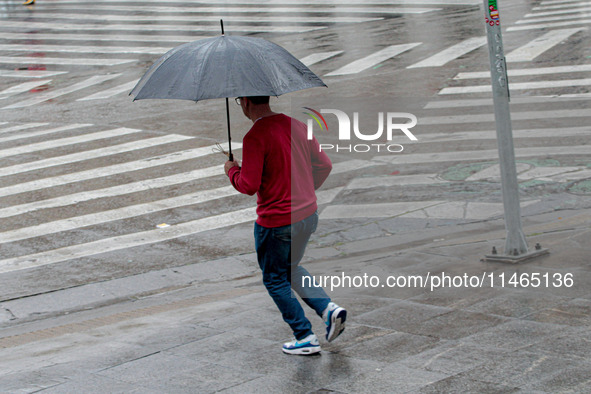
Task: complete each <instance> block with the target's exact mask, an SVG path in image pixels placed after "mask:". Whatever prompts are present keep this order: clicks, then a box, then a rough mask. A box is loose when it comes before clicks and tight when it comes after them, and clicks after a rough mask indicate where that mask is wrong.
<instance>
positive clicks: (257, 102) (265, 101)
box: [247, 96, 269, 105]
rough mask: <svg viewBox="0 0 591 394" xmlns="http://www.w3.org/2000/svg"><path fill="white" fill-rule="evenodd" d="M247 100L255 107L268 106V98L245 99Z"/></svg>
mask: <svg viewBox="0 0 591 394" xmlns="http://www.w3.org/2000/svg"><path fill="white" fill-rule="evenodd" d="M247 99H249V100H250V101H251V102H252V103H253V104H255V105H260V104H269V96H251V97H247Z"/></svg>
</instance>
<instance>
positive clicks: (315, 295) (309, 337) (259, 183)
mask: <svg viewBox="0 0 591 394" xmlns="http://www.w3.org/2000/svg"><path fill="white" fill-rule="evenodd" d="M236 102H237V103H238V104H239V105H240V106H241V107H242V112H243V113H244V115H245V116H246V117H247V118H249V119H250V120H252V122H253V123H254V125H253V126H252V128H251V129H250V130H249V132H248V133H247V134H246V136H245V137H244V140H243V142H242V144H243V145H242V146H243V149H242V151H243V160H242V166H240V165H239V163H237V162H236V161H227V162H226V164H225V166H224V169H225V171H226V174H227V175H228V177H229V178H230V182H231V183H232V185H233V186H234V188H236V190H238V191H239V192H241V193H244V194H248V195H254V194H255V193H256V194H257V216H258V218H257V220H256V223H255V228H254V238H255V248H256V252H257V259H258V263H259V266H260V267H261V270H262V272H263V283H264V285H265V287H266V288H267V291H268V293H269V295H270V296H271V297H272V298H273V301H275V304H276V305H277V307H278V308H279V311H280V312H281V314H282V316H283V320H285V322H286V323H287V324H289V326H290V327H291V329H292V330H293V333H294V337H295V339H294V340H293V341H291V342H288V343H285V344H283V352H285V353H288V354H300V355H309V354H314V353H318V352H320V350H321V349H320V343H319V341H318V338H317V337H316V335H314V333H313V332H312V325H311V324H310V321H309V320H308V319H307V318H306V316H305V314H304V310H303V309H302V306H301V305H300V303H299V301H298V300H297V298H296V297H295V294H294V293H293V291H294V290H295V292H296V293H298V295H299V296H300V297H301V298H302V300H303V301H304V302H305V303H306V304H307V305H308V306H310V307H311V308H312V309H313V310H314V311H315V312H316V313H317V314H318V315H319V316H321V317H322V319H323V320H324V322H325V324H326V340H327V341H329V342H330V341H332V340H334V339H335V338H336V337H338V336H339V335H340V334H341V332H343V330H344V329H345V320H346V318H347V311H346V310H345V309H344V308H341V307H339V306H338V305H336V304H335V303H333V302H331V300H330V298H329V297H328V295H327V294H326V293H325V291H324V290H323V289H322V288H321V287H318V286H308V287H304V286H303V284H304V282H303V280H302V279H303V278H305V277H307V278H311V276H310V274H309V273H308V271H307V270H306V269H305V268H303V267H301V266H300V265H299V263H300V261H301V259H302V257H303V256H304V250H305V248H306V245H307V243H308V240H309V238H310V235H311V234H312V233H313V232H314V231H316V226H317V224H318V212H317V208H318V206H317V204H316V193H315V190H316V189H318V188H319V187H320V186H322V184H323V183H324V181H325V180H326V178H327V177H328V174H329V173H330V171H331V169H332V163H331V162H330V159H329V158H328V156H327V155H326V153H324V152H321V151H320V149H319V145H318V141H317V140H316V139H315V138H313V139H312V140H308V138H307V129H306V126H305V125H304V124H303V123H302V122H300V121H298V120H296V119H292V118H290V117H289V116H286V115H284V114H280V113H275V112H273V111H272V110H271V107H270V106H269V97H268V96H256V97H239V98H237V99H236Z"/></svg>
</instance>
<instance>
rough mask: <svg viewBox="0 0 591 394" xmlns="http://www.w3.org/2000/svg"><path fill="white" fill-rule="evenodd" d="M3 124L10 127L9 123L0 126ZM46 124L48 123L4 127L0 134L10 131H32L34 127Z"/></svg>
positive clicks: (0, 123) (0, 129)
mask: <svg viewBox="0 0 591 394" xmlns="http://www.w3.org/2000/svg"><path fill="white" fill-rule="evenodd" d="M5 124H8V125H10V123H9V122H0V125H5ZM48 124H49V123H25V124H20V125H16V126H6V127H4V128H0V134H2V133H9V132H12V131H19V130H26V129H32V128H35V127H41V126H47V125H48Z"/></svg>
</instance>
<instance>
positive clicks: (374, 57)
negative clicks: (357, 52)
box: [326, 42, 421, 77]
mask: <svg viewBox="0 0 591 394" xmlns="http://www.w3.org/2000/svg"><path fill="white" fill-rule="evenodd" d="M419 45H421V43H420V42H415V43H410V44H401V45H391V46H389V47H387V48H384V49H382V50H380V51H377V52H375V53H372V54H371V55H368V56H366V57H364V58H361V59H359V60H356V61H354V62H352V63H349V64H347V65H345V66H343V67H341V68H339V69H337V70H335V71H332V72H330V73H328V74H326V76H327V77H330V76H337V75H349V74H357V73H359V72H362V71H365V70H367V69H368V68H371V67H373V66H376V65H378V64H380V63H382V62H383V61H386V60H388V59H391V58H393V57H395V56H397V55H399V54H401V53H403V52H406V51H408V50H411V49H412V48H414V47H417V46H419Z"/></svg>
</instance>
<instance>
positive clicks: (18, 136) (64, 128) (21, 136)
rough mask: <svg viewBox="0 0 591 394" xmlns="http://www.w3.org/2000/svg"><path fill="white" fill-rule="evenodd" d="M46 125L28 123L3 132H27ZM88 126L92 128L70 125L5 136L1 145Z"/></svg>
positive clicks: (83, 125) (0, 139)
mask: <svg viewBox="0 0 591 394" xmlns="http://www.w3.org/2000/svg"><path fill="white" fill-rule="evenodd" d="M46 124H47V123H28V124H24V125H19V126H13V127H11V128H9V129H6V130H3V131H2V132H3V133H7V132H12V131H18V130H25V129H30V128H34V127H37V126H43V125H46ZM88 126H91V125H90V124H86V123H81V124H69V125H65V126H59V127H53V128H51V129H46V130H35V131H29V132H26V133H18V134H14V135H9V136H5V137H0V143H2V142H7V141H14V140H19V139H24V138H31V137H39V136H47V135H50V134H55V133H60V132H62V131H68V130H76V129H81V128H84V127H88Z"/></svg>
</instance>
